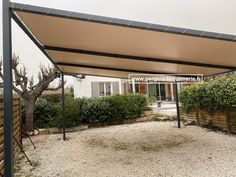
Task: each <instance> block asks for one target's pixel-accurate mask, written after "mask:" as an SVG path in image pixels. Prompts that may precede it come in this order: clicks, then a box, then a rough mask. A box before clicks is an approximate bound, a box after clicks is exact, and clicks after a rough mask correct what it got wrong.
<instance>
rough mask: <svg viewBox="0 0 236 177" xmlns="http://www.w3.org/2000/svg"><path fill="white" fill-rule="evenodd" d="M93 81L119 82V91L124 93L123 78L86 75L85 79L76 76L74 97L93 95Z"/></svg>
mask: <svg viewBox="0 0 236 177" xmlns="http://www.w3.org/2000/svg"><path fill="white" fill-rule="evenodd" d="M92 82H119V92H120V94H122V93H124V88H123V85H122V79H117V78H109V77H96V76H85V78H84V79H78V78H74V97H75V98H82V97H92V84H91V83H92Z"/></svg>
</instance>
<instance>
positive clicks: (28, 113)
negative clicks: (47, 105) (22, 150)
mask: <svg viewBox="0 0 236 177" xmlns="http://www.w3.org/2000/svg"><path fill="white" fill-rule="evenodd" d="M24 102H25V130H26V131H27V132H33V131H34V106H35V102H36V100H35V99H29V100H24Z"/></svg>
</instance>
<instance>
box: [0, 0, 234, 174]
mask: <svg viewBox="0 0 236 177" xmlns="http://www.w3.org/2000/svg"><path fill="white" fill-rule="evenodd" d="M2 9H3V11H2V13H3V14H2V19H3V74H4V86H3V88H4V164H5V177H13V176H14V172H13V167H14V165H13V139H12V136H13V127H12V123H13V119H12V118H13V112H12V110H13V106H12V96H13V94H12V66H11V64H12V29H11V19H13V20H14V21H15V22H16V23H17V24H18V25H19V26H20V28H21V29H22V30H23V31H24V32H25V33H26V34H27V36H28V37H29V38H30V39H31V40H32V41H33V42H34V43H35V44H36V46H37V47H38V48H39V49H40V50H41V51H42V52H43V53H44V54H45V56H46V57H47V58H48V59H49V60H50V61H51V62H52V63H53V64H54V65H55V67H57V68H58V69H59V71H60V72H61V81H62V93H61V94H62V96H61V99H62V107H61V118H62V130H63V131H62V132H63V140H66V132H65V119H64V114H65V102H64V74H68V73H63V71H62V70H61V69H60V67H58V65H64V66H65V65H73V66H75V67H84V68H97V69H104V70H113V71H125V72H141V73H145V72H146V73H149V74H157V73H156V72H149V71H140V70H127V69H120V68H109V67H97V66H90V65H78V64H71V63H59V62H58V63H55V62H54V61H53V60H52V59H51V58H50V56H49V55H48V54H47V51H46V50H48V49H50V50H56V51H64V52H74V53H82V54H90V55H96V56H104V57H111V58H112V57H113V58H119V59H129V60H137V61H140V60H141V61H151V62H163V63H172V64H181V65H191V66H200V67H207V68H218V69H226V70H227V71H225V72H232V71H234V70H235V69H236V67H234V66H225V65H215V64H205V63H196V62H188V61H178V60H169V59H162V58H146V57H141V56H129V55H121V54H115V53H104V52H96V51H87V50H80V49H68V48H59V47H56V46H43V45H42V44H40V42H39V41H38V40H37V39H36V38H35V37H34V36H33V35H32V34H31V33H30V31H29V30H28V29H27V28H26V27H25V25H24V24H23V23H22V22H21V21H20V20H19V19H18V17H17V16H16V15H15V13H14V12H13V11H21V12H30V13H35V14H42V15H48V16H54V17H61V18H67V19H78V20H81V21H91V22H94V23H103V24H110V25H117V26H125V27H129V28H137V29H145V30H151V31H159V32H165V33H174V34H179V35H189V36H194V37H201V38H210V39H216V40H225V41H233V42H236V36H235V35H228V34H221V33H212V32H205V31H199V30H192V29H186V28H176V27H172V26H164V25H157V24H150V23H143V22H136V21H130V20H121V19H116V18H109V17H101V16H96V15H89V14H83V13H75V12H73V13H72V12H69V11H63V10H56V9H49V8H44V7H37V6H31V5H24V4H19V3H12V2H10V1H9V0H2ZM162 74H164V73H162ZM165 74H171V73H165ZM172 74H173V73H172ZM216 74H218V73H214V74H213V75H216ZM219 74H220V73H219ZM175 90H176V107H177V120H178V127H179V128H180V113H179V101H178V88H177V84H175Z"/></svg>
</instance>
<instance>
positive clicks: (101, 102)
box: [80, 94, 147, 124]
mask: <svg viewBox="0 0 236 177" xmlns="http://www.w3.org/2000/svg"><path fill="white" fill-rule="evenodd" d="M80 102H81V106H80V109H81V120H83V121H84V122H88V123H109V124H111V123H113V122H117V121H122V120H124V119H128V118H138V117H140V116H141V115H142V114H143V112H144V110H145V108H146V106H147V100H146V97H145V96H143V95H140V94H135V95H134V94H129V95H115V96H111V97H103V98H83V99H81V100H80Z"/></svg>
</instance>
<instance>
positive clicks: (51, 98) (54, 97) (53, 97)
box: [40, 94, 73, 104]
mask: <svg viewBox="0 0 236 177" xmlns="http://www.w3.org/2000/svg"><path fill="white" fill-rule="evenodd" d="M68 96H70V97H73V94H65V97H68ZM40 98H44V99H46V100H47V102H50V103H54V104H55V103H60V102H61V94H48V95H42V96H40Z"/></svg>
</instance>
